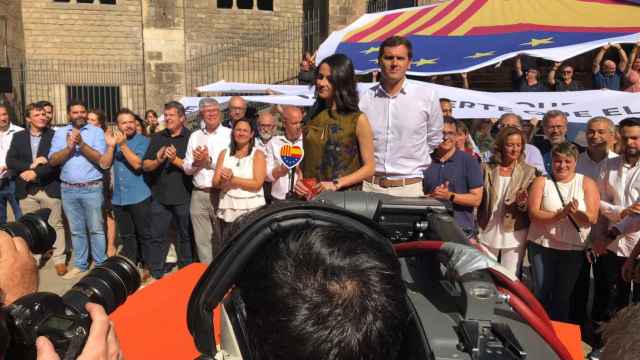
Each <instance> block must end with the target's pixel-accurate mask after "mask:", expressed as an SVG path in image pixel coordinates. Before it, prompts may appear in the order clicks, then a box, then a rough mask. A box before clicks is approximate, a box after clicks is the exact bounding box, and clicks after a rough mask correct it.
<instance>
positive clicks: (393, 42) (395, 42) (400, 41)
mask: <svg viewBox="0 0 640 360" xmlns="http://www.w3.org/2000/svg"><path fill="white" fill-rule="evenodd" d="M401 45H402V46H404V47H406V48H407V53H408V54H409V60H411V59H413V46H412V45H411V41H409V40H407V39H406V38H403V37H402V36H392V37H390V38H386V39H385V40H384V41H383V42H382V44H380V50H378V60H379V59H382V54H384V48H388V47H396V46H401Z"/></svg>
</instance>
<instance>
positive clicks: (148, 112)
mask: <svg viewBox="0 0 640 360" xmlns="http://www.w3.org/2000/svg"><path fill="white" fill-rule="evenodd" d="M149 114H153V116H155V117H158V113H157V112H156V111H155V110H147V111H145V113H144V118H145V120H146V119H147V116H149Z"/></svg>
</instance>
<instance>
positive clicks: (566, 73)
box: [547, 62, 584, 91]
mask: <svg viewBox="0 0 640 360" xmlns="http://www.w3.org/2000/svg"><path fill="white" fill-rule="evenodd" d="M561 65H562V63H559V62H557V63H555V64H554V65H553V67H552V68H551V70H550V71H549V75H548V76H547V81H548V82H549V85H550V86H551V87H552V88H553V90H555V91H580V90H584V87H583V86H582V83H580V81H578V80H575V79H574V78H573V74H574V70H573V66H571V65H569V64H565V65H564V66H562V67H561ZM560 68H561V70H560V75H561V78H560V79H557V80H556V71H558V69H560Z"/></svg>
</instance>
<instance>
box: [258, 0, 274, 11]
mask: <svg viewBox="0 0 640 360" xmlns="http://www.w3.org/2000/svg"><path fill="white" fill-rule="evenodd" d="M258 10H267V11H273V0H258Z"/></svg>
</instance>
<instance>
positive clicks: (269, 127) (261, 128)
mask: <svg viewBox="0 0 640 360" xmlns="http://www.w3.org/2000/svg"><path fill="white" fill-rule="evenodd" d="M275 134H276V121H275V119H274V118H273V114H272V113H271V112H269V111H263V112H261V113H260V115H258V135H257V136H256V144H255V147H256V149H258V150H261V151H262V152H263V153H265V154H266V153H267V145H268V144H269V140H271V138H272V137H273V136H274V135H275Z"/></svg>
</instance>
